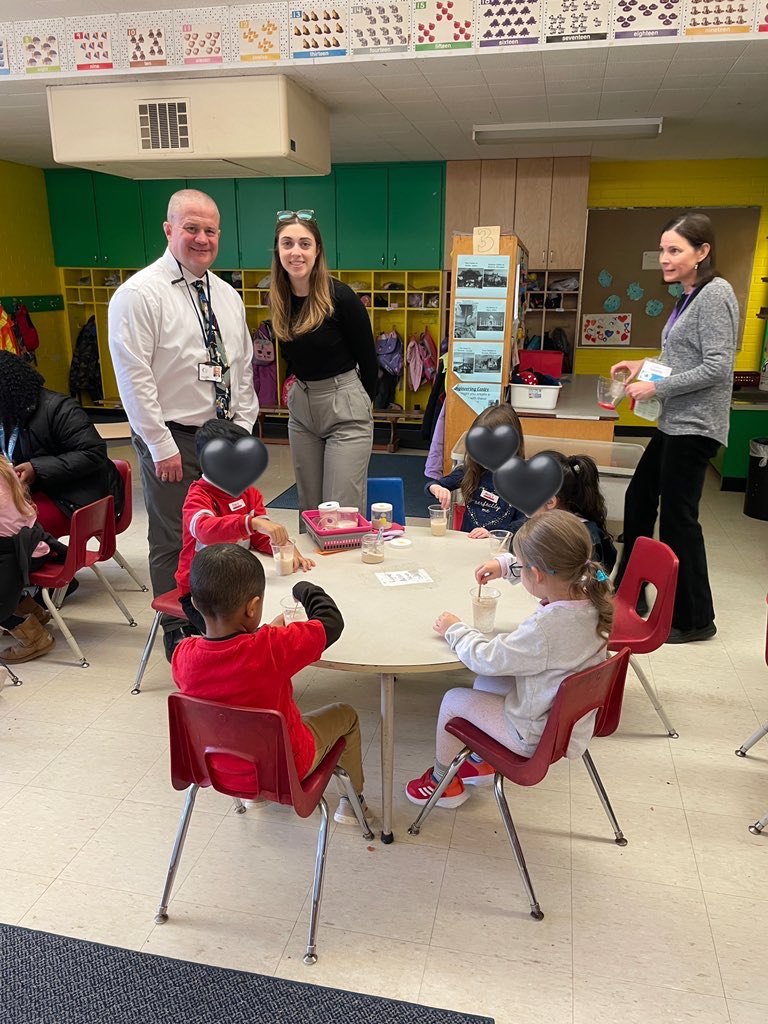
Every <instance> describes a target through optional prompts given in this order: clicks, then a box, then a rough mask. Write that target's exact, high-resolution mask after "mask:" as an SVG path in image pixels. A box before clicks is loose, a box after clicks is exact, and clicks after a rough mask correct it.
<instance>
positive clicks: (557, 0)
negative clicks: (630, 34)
mask: <svg viewBox="0 0 768 1024" xmlns="http://www.w3.org/2000/svg"><path fill="white" fill-rule="evenodd" d="M610 27H611V3H610V0H582V2H581V3H576V0H548V2H547V4H546V13H545V16H544V41H545V42H547V43H588V42H595V41H598V40H601V39H607V38H608V32H609V30H610Z"/></svg>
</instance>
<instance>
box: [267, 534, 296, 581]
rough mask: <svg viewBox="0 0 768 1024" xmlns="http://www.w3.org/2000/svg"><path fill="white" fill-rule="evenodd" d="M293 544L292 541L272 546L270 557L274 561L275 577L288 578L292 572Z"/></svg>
mask: <svg viewBox="0 0 768 1024" xmlns="http://www.w3.org/2000/svg"><path fill="white" fill-rule="evenodd" d="M293 553H294V544H293V541H292V540H289V541H287V542H286V543H285V544H273V545H272V557H273V558H274V560H275V574H276V575H277V576H290V575H291V573H292V572H293Z"/></svg>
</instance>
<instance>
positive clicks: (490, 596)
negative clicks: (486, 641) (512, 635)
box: [469, 587, 501, 633]
mask: <svg viewBox="0 0 768 1024" xmlns="http://www.w3.org/2000/svg"><path fill="white" fill-rule="evenodd" d="M469 593H470V595H471V597H472V625H473V626H474V627H475V629H478V630H479V631H480V632H481V633H492V632H493V624H494V622H495V621H496V605H497V604H498V603H499V598H500V597H501V591H500V590H494V589H493V587H481V588H480V593H479V594H478V588H477V587H473V588H472V589H471V590H470V592H469Z"/></svg>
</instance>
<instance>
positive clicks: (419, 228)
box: [387, 163, 444, 270]
mask: <svg viewBox="0 0 768 1024" xmlns="http://www.w3.org/2000/svg"><path fill="white" fill-rule="evenodd" d="M443 178H444V165H443V164H439V163H434V164H432V163H418V164H392V165H391V166H390V168H389V203H388V206H389V244H388V263H387V265H388V267H389V269H390V270H395V269H403V270H432V269H434V268H435V267H440V266H442V255H443V254H442V238H443Z"/></svg>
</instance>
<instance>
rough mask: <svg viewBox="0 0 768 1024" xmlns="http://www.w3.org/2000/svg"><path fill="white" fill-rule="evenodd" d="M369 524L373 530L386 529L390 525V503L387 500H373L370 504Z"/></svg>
mask: <svg viewBox="0 0 768 1024" xmlns="http://www.w3.org/2000/svg"><path fill="white" fill-rule="evenodd" d="M371 526H372V527H373V528H374V529H375V530H388V529H389V528H390V527H391V526H392V505H391V504H390V502H388V501H374V503H373V504H372V505H371Z"/></svg>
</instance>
